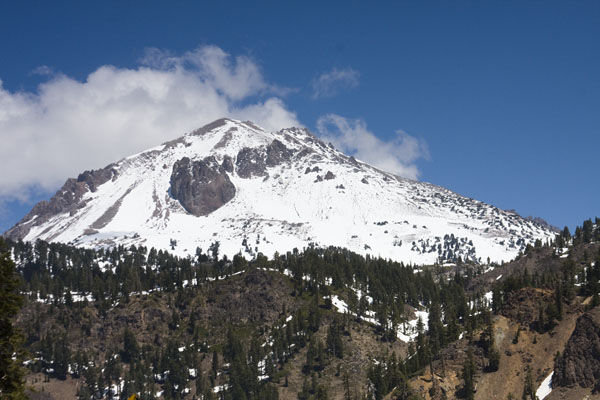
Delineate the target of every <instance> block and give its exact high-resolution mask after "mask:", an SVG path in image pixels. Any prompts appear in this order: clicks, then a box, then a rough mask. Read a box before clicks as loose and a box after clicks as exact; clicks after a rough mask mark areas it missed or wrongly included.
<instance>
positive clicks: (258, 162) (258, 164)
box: [235, 139, 294, 179]
mask: <svg viewBox="0 0 600 400" xmlns="http://www.w3.org/2000/svg"><path fill="white" fill-rule="evenodd" d="M293 154H294V152H293V151H292V150H290V149H288V148H287V147H285V145H284V144H283V143H281V142H280V141H279V140H277V139H275V140H273V142H271V144H269V145H268V146H266V147H262V148H261V147H259V148H252V149H251V148H248V147H244V148H243V149H241V150H240V151H239V152H238V154H237V157H236V162H235V165H236V171H237V174H238V176H239V177H241V178H246V179H247V178H252V177H256V176H266V175H267V167H275V166H277V165H280V164H282V163H284V162H288V161H290V159H291V158H292V156H293Z"/></svg>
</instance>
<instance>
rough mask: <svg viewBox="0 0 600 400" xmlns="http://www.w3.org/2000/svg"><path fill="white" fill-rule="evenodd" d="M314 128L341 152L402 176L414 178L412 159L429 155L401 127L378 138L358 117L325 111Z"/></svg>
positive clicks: (414, 160) (419, 143)
mask: <svg viewBox="0 0 600 400" xmlns="http://www.w3.org/2000/svg"><path fill="white" fill-rule="evenodd" d="M317 130H318V132H319V134H320V136H321V138H322V139H323V140H325V141H329V142H331V143H333V145H334V146H336V147H337V148H338V149H340V150H342V151H343V152H345V153H347V154H351V155H354V156H355V157H356V158H358V159H359V160H362V161H365V162H367V163H369V164H371V165H374V166H376V167H378V168H381V169H382V170H384V171H388V172H391V173H394V174H396V175H399V176H402V177H405V178H410V179H417V178H418V177H419V175H420V172H419V169H418V167H417V165H416V164H415V162H416V161H417V160H419V159H421V158H424V159H429V151H428V149H427V144H426V143H425V142H424V141H422V140H420V139H417V138H415V137H413V136H411V135H409V134H407V133H406V132H403V131H396V135H395V137H394V138H392V139H391V140H388V141H384V140H381V139H379V138H378V137H377V136H375V135H374V134H373V133H372V132H370V131H369V130H368V129H367V125H366V123H365V122H364V121H362V120H350V119H347V118H344V117H341V116H339V115H335V114H328V115H325V116H322V117H321V118H319V120H318V121H317Z"/></svg>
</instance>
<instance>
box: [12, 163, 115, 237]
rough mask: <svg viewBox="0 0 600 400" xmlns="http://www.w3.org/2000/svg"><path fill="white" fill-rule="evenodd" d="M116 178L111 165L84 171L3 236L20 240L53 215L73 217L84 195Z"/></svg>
mask: <svg viewBox="0 0 600 400" xmlns="http://www.w3.org/2000/svg"><path fill="white" fill-rule="evenodd" d="M116 176H117V171H116V170H115V169H114V165H113V164H111V165H109V166H107V167H105V168H103V169H98V170H93V171H85V172H83V173H82V174H80V175H79V176H78V177H77V179H73V178H69V179H67V181H66V182H65V184H64V185H63V186H62V188H60V190H58V191H57V192H56V194H55V195H54V196H52V198H51V199H50V200H49V201H46V200H44V201H40V202H39V203H37V204H36V205H35V206H34V207H33V208H32V209H31V211H30V212H29V213H28V214H27V215H26V216H25V217H23V219H22V220H21V221H20V222H19V223H17V224H16V225H15V226H14V227H12V228H11V229H9V230H8V231H7V232H6V233H5V236H6V237H8V238H10V239H13V240H18V239H22V238H24V237H25V236H26V235H27V233H29V231H30V229H31V228H32V227H34V226H37V225H41V224H43V223H44V222H47V221H48V220H49V219H50V218H52V217H53V216H55V215H58V214H63V213H66V212H68V213H70V215H71V216H72V215H75V214H76V213H77V210H78V209H80V208H82V207H84V206H85V201H82V198H83V195H84V194H85V193H87V192H95V191H96V190H98V187H99V186H100V185H102V184H103V183H106V182H108V181H109V180H111V179H113V178H115V177H116Z"/></svg>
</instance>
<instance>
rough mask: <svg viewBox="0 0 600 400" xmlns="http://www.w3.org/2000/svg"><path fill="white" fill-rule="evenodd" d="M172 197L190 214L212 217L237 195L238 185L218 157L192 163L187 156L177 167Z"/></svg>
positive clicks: (177, 163)
mask: <svg viewBox="0 0 600 400" xmlns="http://www.w3.org/2000/svg"><path fill="white" fill-rule="evenodd" d="M171 196H173V198H175V199H177V200H179V203H180V204H181V205H182V206H183V208H185V210H186V211H187V212H189V213H190V214H192V215H195V216H197V217H199V216H203V215H208V214H210V213H211V212H213V211H215V210H217V209H218V208H219V207H221V206H222V205H223V204H225V203H227V202H228V201H229V200H231V199H233V197H234V196H235V186H234V185H233V183H232V182H231V180H230V179H229V176H228V175H227V172H226V170H225V168H224V167H223V166H220V165H219V164H218V163H217V160H216V159H215V158H214V157H207V158H205V159H204V160H201V161H191V160H190V159H189V158H188V157H184V158H182V159H181V160H179V161H177V162H176V163H175V164H174V165H173V172H172V173H171Z"/></svg>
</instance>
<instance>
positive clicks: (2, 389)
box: [0, 239, 26, 399]
mask: <svg viewBox="0 0 600 400" xmlns="http://www.w3.org/2000/svg"><path fill="white" fill-rule="evenodd" d="M3 247H4V243H3V242H2V239H0V251H2V250H3ZM18 286H19V281H18V278H17V276H16V273H15V267H14V263H13V262H12V260H11V259H10V257H9V254H8V253H0V397H1V398H3V399H25V398H26V397H25V394H24V385H23V371H22V369H21V367H20V359H21V356H22V348H21V344H22V339H21V336H20V335H19V332H18V331H17V329H16V328H15V327H14V326H13V319H14V317H15V315H16V314H17V313H18V312H19V308H20V307H21V304H22V299H21V296H19V294H18ZM15 355H16V360H13V356H15Z"/></svg>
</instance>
